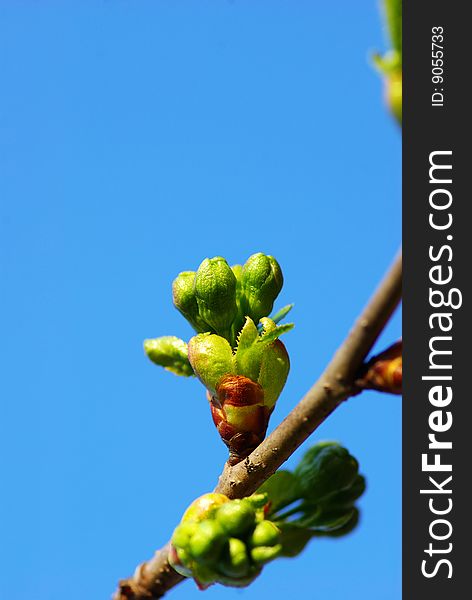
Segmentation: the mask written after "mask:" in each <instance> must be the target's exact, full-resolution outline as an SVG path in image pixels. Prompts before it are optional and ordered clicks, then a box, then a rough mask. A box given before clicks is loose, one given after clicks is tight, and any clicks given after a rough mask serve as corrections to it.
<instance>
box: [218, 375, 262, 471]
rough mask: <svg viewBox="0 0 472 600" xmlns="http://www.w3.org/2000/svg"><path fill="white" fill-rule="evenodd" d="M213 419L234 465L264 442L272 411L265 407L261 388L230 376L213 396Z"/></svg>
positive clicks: (250, 382) (241, 377)
mask: <svg viewBox="0 0 472 600" xmlns="http://www.w3.org/2000/svg"><path fill="white" fill-rule="evenodd" d="M208 397H209V398H208V399H209V401H210V408H211V415H212V417H213V422H214V423H215V426H216V428H217V429H218V433H219V434H220V436H221V439H222V440H223V442H224V443H225V444H226V445H227V447H228V449H229V453H230V456H229V460H228V462H229V464H230V465H235V464H237V463H238V462H240V461H241V460H243V459H244V458H246V456H249V454H250V453H251V452H252V451H253V450H254V449H255V448H256V447H257V446H258V445H259V444H260V443H261V442H262V441H263V439H264V437H265V434H266V431H267V426H268V424H269V417H270V414H271V412H272V410H271V409H269V408H268V407H266V406H264V390H263V389H262V387H261V386H260V385H259V384H258V383H256V382H254V381H252V380H251V379H249V378H248V377H244V376H243V375H227V376H226V377H224V378H223V379H222V380H221V381H220V383H219V384H218V386H217V389H216V394H215V395H214V396H210V395H209V394H208Z"/></svg>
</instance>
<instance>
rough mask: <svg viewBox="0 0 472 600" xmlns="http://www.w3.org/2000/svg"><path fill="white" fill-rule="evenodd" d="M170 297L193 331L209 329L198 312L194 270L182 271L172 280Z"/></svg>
mask: <svg viewBox="0 0 472 600" xmlns="http://www.w3.org/2000/svg"><path fill="white" fill-rule="evenodd" d="M172 299H173V302H174V306H175V308H176V309H177V310H178V311H179V312H180V313H182V315H183V316H184V317H185V318H186V319H187V321H188V322H189V323H190V325H191V326H192V327H193V328H194V329H195V331H197V332H199V333H201V332H204V331H209V330H210V326H209V325H208V324H207V323H205V321H204V320H203V319H202V317H201V316H200V313H199V312H198V304H197V297H196V295H195V271H184V272H182V273H179V275H178V276H177V277H176V278H175V279H174V281H173V282H172Z"/></svg>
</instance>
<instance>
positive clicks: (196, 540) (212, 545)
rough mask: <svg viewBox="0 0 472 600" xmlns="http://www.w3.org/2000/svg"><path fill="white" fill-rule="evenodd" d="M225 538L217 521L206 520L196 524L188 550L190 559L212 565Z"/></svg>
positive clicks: (216, 559)
mask: <svg viewBox="0 0 472 600" xmlns="http://www.w3.org/2000/svg"><path fill="white" fill-rule="evenodd" d="M226 539H227V538H226V536H225V533H224V531H223V529H222V527H221V526H220V525H219V523H217V521H214V520H210V519H206V520H204V521H201V522H200V523H199V524H198V527H197V529H196V530H195V532H194V534H193V536H192V538H191V539H190V542H189V546H188V550H189V552H190V554H191V555H192V557H193V558H194V559H195V560H197V561H198V562H200V563H203V564H214V563H216V562H217V561H218V558H219V555H220V553H221V550H222V549H223V546H224V544H225V542H226Z"/></svg>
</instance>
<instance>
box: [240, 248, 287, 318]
mask: <svg viewBox="0 0 472 600" xmlns="http://www.w3.org/2000/svg"><path fill="white" fill-rule="evenodd" d="M282 286H283V275H282V269H281V268H280V265H279V263H278V262H277V261H276V260H275V258H274V257H273V256H267V255H265V254H262V252H258V253H257V254H253V255H252V256H250V257H249V258H248V260H247V261H246V263H245V265H244V267H243V271H242V276H241V287H242V293H243V297H242V305H243V309H244V312H245V315H246V316H249V317H251V319H253V321H254V322H255V323H258V322H259V319H261V317H267V316H268V315H269V314H270V313H271V312H272V308H273V306H274V301H275V299H276V298H277V296H278V295H279V293H280V290H281V289H282Z"/></svg>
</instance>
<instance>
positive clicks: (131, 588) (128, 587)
mask: <svg viewBox="0 0 472 600" xmlns="http://www.w3.org/2000/svg"><path fill="white" fill-rule="evenodd" d="M401 289H402V262H401V254H399V256H398V257H397V258H396V260H395V262H394V264H393V265H392V267H391V268H390V270H389V271H388V273H387V274H386V276H385V277H384V279H383V281H382V282H381V284H380V285H379V287H378V288H377V290H376V291H375V293H374V295H373V296H372V298H371V299H370V301H369V303H368V304H367V306H366V307H365V309H364V311H363V312H362V314H361V316H360V317H359V318H358V320H357V321H356V323H355V325H354V327H353V328H352V330H351V332H350V333H349V335H348V337H347V338H346V339H345V341H344V342H343V344H342V345H341V346H340V348H339V349H338V351H337V352H336V354H335V355H334V357H333V359H332V360H331V362H330V363H329V365H328V366H327V368H326V370H325V371H324V373H323V374H322V375H321V377H320V378H319V379H318V381H317V382H316V383H315V384H314V385H313V387H312V388H311V389H310V390H309V391H308V393H307V394H306V395H305V397H304V398H303V399H302V400H301V401H300V402H299V404H298V405H297V406H296V407H295V408H294V409H293V410H292V411H291V412H290V414H289V415H288V416H287V417H286V418H285V419H284V420H283V421H282V423H281V424H280V425H279V426H278V427H277V428H276V429H275V430H274V431H273V432H272V433H271V435H270V436H269V437H268V438H266V439H265V440H264V441H263V442H262V444H260V446H258V447H257V448H256V449H255V450H254V452H252V454H250V455H249V456H248V457H247V458H246V459H245V460H244V461H242V462H240V463H239V464H237V465H235V466H233V467H229V466H228V465H226V466H225V469H224V471H223V473H222V475H221V476H220V479H219V482H218V485H217V487H216V489H215V491H216V492H220V493H222V494H226V495H227V496H228V497H229V498H242V497H244V496H248V495H249V494H252V493H253V492H255V491H256V490H257V489H258V488H259V486H260V485H262V483H263V482H264V481H265V480H266V479H267V478H268V477H270V476H271V475H272V474H273V473H275V471H276V470H277V469H278V468H279V467H280V466H281V465H282V464H283V463H284V462H285V461H286V460H287V459H288V458H289V457H290V456H291V454H292V453H293V452H294V451H295V450H296V449H297V448H298V447H299V446H300V445H301V444H302V443H303V442H304V441H305V440H306V439H307V438H308V437H309V436H310V435H311V434H312V433H313V432H314V431H315V429H316V428H317V427H319V425H320V424H321V423H322V422H323V421H324V420H325V419H326V417H328V415H330V414H331V413H332V412H333V411H334V410H335V409H336V408H337V407H338V406H339V404H341V403H342V402H343V401H344V400H346V399H347V398H349V397H350V396H353V395H355V394H357V393H358V392H359V389H358V388H357V387H356V385H355V381H356V376H357V374H358V372H359V369H360V368H361V366H362V365H363V363H364V360H365V358H366V356H367V354H368V353H369V352H370V350H371V348H372V346H373V345H374V343H375V341H376V340H377V338H378V336H379V335H380V333H381V332H382V330H383V328H384V327H385V325H386V324H387V322H388V320H389V319H390V317H391V316H392V314H393V312H394V310H395V308H396V307H397V306H398V303H399V302H400V299H401ZM167 550H168V545H166V546H164V548H162V549H161V550H159V551H158V552H156V554H155V555H154V557H153V558H152V559H151V560H149V561H148V562H146V563H143V564H142V565H140V566H139V567H138V568H137V569H136V571H135V573H134V575H133V576H132V577H131V578H129V579H126V580H122V581H121V582H120V584H119V588H118V590H117V591H116V593H115V595H114V597H113V598H114V600H125V599H128V600H129V599H132V600H155V599H156V598H161V597H162V596H163V595H164V594H165V593H166V592H167V591H168V590H169V589H171V588H172V587H174V586H175V585H177V584H178V583H179V582H180V581H182V580H183V579H184V578H183V577H182V576H180V575H179V574H178V573H176V572H175V571H174V570H173V569H172V567H170V566H169V563H168V561H167Z"/></svg>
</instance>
